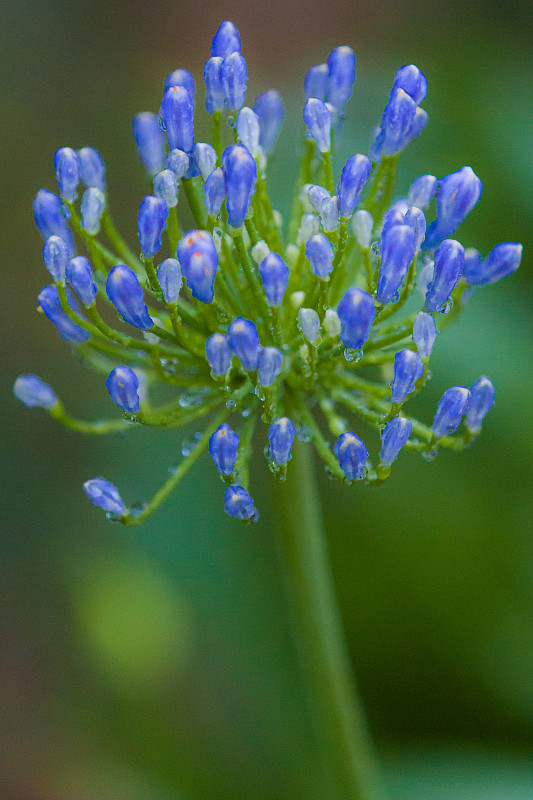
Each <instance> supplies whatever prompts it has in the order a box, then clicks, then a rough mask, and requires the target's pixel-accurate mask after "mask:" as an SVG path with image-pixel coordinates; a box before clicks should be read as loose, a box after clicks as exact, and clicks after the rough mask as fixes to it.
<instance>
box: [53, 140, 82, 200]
mask: <svg viewBox="0 0 533 800" xmlns="http://www.w3.org/2000/svg"><path fill="white" fill-rule="evenodd" d="M54 169H55V171H56V178H57V184H58V186H59V194H60V195H61V197H63V198H64V199H65V200H66V201H67V202H68V203H73V202H74V200H75V199H76V197H77V196H78V194H77V192H76V189H77V188H78V183H79V182H80V167H79V163H78V155H77V153H76V151H75V150H73V149H72V147H60V148H59V150H56V152H55V154H54Z"/></svg>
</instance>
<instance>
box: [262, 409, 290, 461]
mask: <svg viewBox="0 0 533 800" xmlns="http://www.w3.org/2000/svg"><path fill="white" fill-rule="evenodd" d="M295 437H296V428H295V427H294V422H293V421H292V420H291V419H289V418H288V417H280V418H279V419H277V420H275V421H274V422H273V423H272V424H271V426H270V428H269V429H268V443H269V445H270V455H271V456H272V458H273V459H274V461H275V462H276V464H286V463H287V461H290V458H291V450H292V446H293V444H294V439H295Z"/></svg>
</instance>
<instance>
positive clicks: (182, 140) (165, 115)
mask: <svg viewBox="0 0 533 800" xmlns="http://www.w3.org/2000/svg"><path fill="white" fill-rule="evenodd" d="M159 119H160V120H161V123H162V126H163V130H164V131H165V133H166V136H167V142H168V146H169V148H170V150H174V148H177V149H178V150H183V151H184V152H185V153H191V152H192V149H193V147H194V107H193V104H192V100H191V96H190V94H189V92H188V91H187V89H184V88H183V86H171V87H170V89H167V91H166V92H165V94H164V95H163V99H162V101H161V108H160V109H159Z"/></svg>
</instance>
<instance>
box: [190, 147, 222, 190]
mask: <svg viewBox="0 0 533 800" xmlns="http://www.w3.org/2000/svg"><path fill="white" fill-rule="evenodd" d="M194 163H195V165H196V167H197V169H198V171H199V172H200V174H201V176H202V178H203V179H204V181H205V180H207V177H208V176H209V175H210V174H211V173H212V172H213V170H214V169H215V167H216V165H217V154H216V153H215V148H214V147H213V146H212V145H210V144H208V143H207V142H198V143H197V144H195V145H194Z"/></svg>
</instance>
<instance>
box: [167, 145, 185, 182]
mask: <svg viewBox="0 0 533 800" xmlns="http://www.w3.org/2000/svg"><path fill="white" fill-rule="evenodd" d="M189 165H190V159H189V156H188V155H187V153H184V152H183V150H178V149H177V148H175V149H174V150H171V151H170V153H169V154H168V156H167V157H166V159H165V169H169V170H170V171H171V172H173V173H174V175H175V177H176V180H177V181H180V180H181V179H182V178H184V177H185V176H186V175H187V173H188V172H189Z"/></svg>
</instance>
